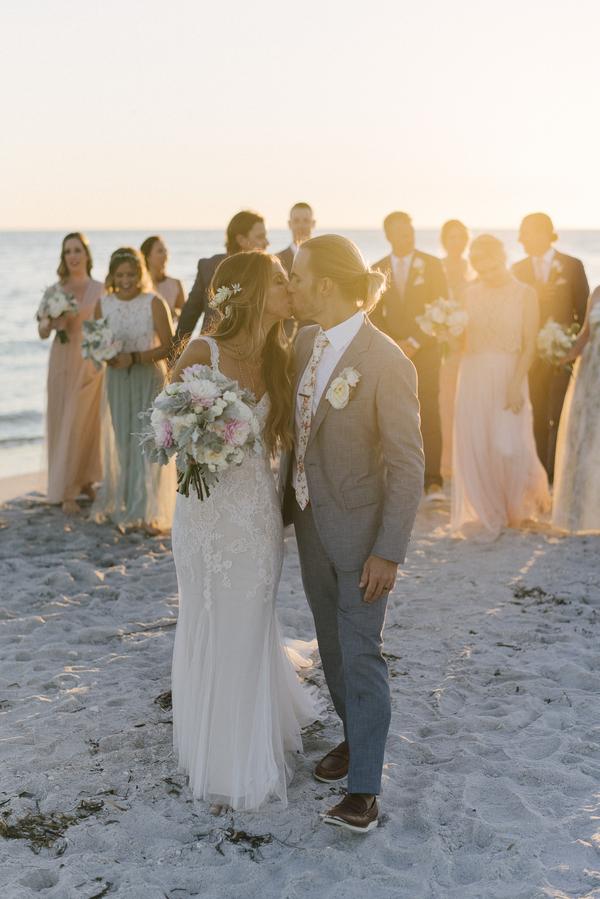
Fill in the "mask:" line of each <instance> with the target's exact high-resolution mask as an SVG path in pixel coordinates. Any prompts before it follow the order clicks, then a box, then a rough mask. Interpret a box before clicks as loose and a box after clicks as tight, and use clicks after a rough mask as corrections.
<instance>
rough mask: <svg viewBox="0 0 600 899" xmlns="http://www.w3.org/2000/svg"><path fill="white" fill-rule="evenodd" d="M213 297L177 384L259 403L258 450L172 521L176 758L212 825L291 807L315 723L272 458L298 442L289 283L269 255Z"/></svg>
mask: <svg viewBox="0 0 600 899" xmlns="http://www.w3.org/2000/svg"><path fill="white" fill-rule="evenodd" d="M223 288H225V289H223ZM224 295H225V297H226V299H225V301H224V302H221V303H220V305H218V304H219V302H220V300H222V297H223V296H224ZM211 296H212V299H211V305H212V307H213V308H216V310H217V313H218V322H217V324H216V327H215V328H214V330H213V336H212V337H206V336H203V337H200V338H199V339H197V340H192V341H191V342H190V344H189V345H188V346H187V348H186V349H185V351H184V352H183V354H182V355H181V357H180V359H179V360H178V362H177V365H176V367H175V369H174V372H173V380H181V375H182V372H183V371H184V370H185V369H186V368H188V367H189V366H191V365H197V364H201V365H207V366H211V367H212V368H213V370H218V371H220V372H222V374H224V375H225V376H227V377H229V378H231V379H233V380H235V381H237V382H238V384H239V385H240V386H241V387H242V388H246V389H248V390H250V391H251V392H252V393H253V395H254V397H255V399H256V406H255V410H256V415H257V416H258V418H259V421H260V423H261V425H262V431H263V443H264V450H263V451H262V452H261V453H260V455H252V456H248V457H247V458H246V459H245V460H244V462H243V463H242V464H241V465H240V466H236V467H232V468H229V469H228V470H227V471H225V472H224V473H222V474H221V475H220V476H219V482H218V484H217V485H216V486H215V487H214V488H212V490H211V494H210V497H209V498H208V499H205V500H204V501H200V500H199V499H198V498H197V497H196V496H195V494H192V493H190V496H189V497H187V498H186V497H184V496H182V495H180V494H178V495H177V504H176V509H175V518H174V521H173V530H172V538H173V556H174V559H175V566H176V570H177V580H178V584H179V620H178V623H177V631H176V635H175V647H174V653H173V670H172V691H173V724H174V737H173V739H174V746H175V750H176V752H177V753H178V757H179V770H180V771H183V772H185V773H187V774H188V775H189V780H190V787H191V789H192V792H193V794H194V796H195V797H197V798H200V799H204V800H208V801H210V802H211V803H212V805H211V811H212V812H213V813H215V814H218V813H219V812H220V811H221V810H222V808H226V807H227V806H229V807H231V808H234V809H239V810H252V809H257V808H258V807H259V806H260V805H261V804H262V803H263V802H265V801H266V800H267V799H269V798H270V797H276V798H279V799H280V800H282V801H283V802H285V801H286V787H287V783H288V782H289V779H290V777H291V774H292V770H293V769H292V759H293V753H295V752H298V751H299V750H301V749H302V741H301V736H300V730H301V728H302V727H303V726H304V725H306V724H308V723H310V722H311V721H314V720H315V718H316V717H317V712H316V706H315V702H314V700H313V698H312V696H311V695H310V694H309V692H308V690H307V689H305V688H304V687H302V685H301V683H300V681H299V679H298V677H297V675H296V672H295V667H301V666H303V665H304V666H306V665H307V664H308V662H307V661H306V660H305V659H303V658H302V657H301V656H299V655H298V653H294V652H293V651H292V650H286V649H284V646H283V644H282V641H281V637H280V633H279V627H278V624H277V619H276V616H275V600H276V596H277V588H278V584H279V578H280V575H281V567H282V561H283V525H282V519H281V512H280V505H279V501H278V496H277V492H276V488H275V482H274V478H273V475H272V472H271V468H270V456H271V455H272V454H274V453H275V452H276V450H277V449H278V448H289V447H290V446H291V439H292V438H291V429H290V422H291V401H292V400H291V398H292V389H291V360H290V353H289V349H288V347H287V342H286V340H285V336H284V332H283V322H284V321H285V320H286V319H289V318H290V299H289V295H288V289H287V277H286V275H285V273H284V270H283V268H282V266H281V263H280V262H279V260H277V259H275V258H273V257H271V256H268V255H266V254H265V253H262V252H258V251H254V252H249V253H237V254H235V255H233V256H229V257H227V258H226V259H224V260H223V262H222V263H221V264H220V266H219V268H218V269H217V271H216V272H215V275H214V278H213V282H212V285H211ZM304 646H305V647H306V646H308V649H309V651H310V650H312V648H313V645H312V644H304ZM292 663H293V664H292Z"/></svg>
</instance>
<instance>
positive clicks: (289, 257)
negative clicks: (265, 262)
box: [276, 247, 294, 277]
mask: <svg viewBox="0 0 600 899" xmlns="http://www.w3.org/2000/svg"><path fill="white" fill-rule="evenodd" d="M276 256H277V258H278V259H279V260H280V262H281V264H282V265H283V267H284V269H285V270H286V272H287V273H288V277H289V276H290V274H291V273H292V265H293V264H294V251H293V250H292V248H291V247H286V248H285V250H282V251H281V253H276Z"/></svg>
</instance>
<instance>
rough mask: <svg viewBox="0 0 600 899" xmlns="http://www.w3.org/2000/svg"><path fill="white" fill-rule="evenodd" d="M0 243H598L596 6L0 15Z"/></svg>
mask: <svg viewBox="0 0 600 899" xmlns="http://www.w3.org/2000/svg"><path fill="white" fill-rule="evenodd" d="M0 26H1V34H2V52H1V53H0V77H1V79H2V85H3V90H2V96H3V104H2V106H3V122H2V132H3V134H2V140H1V141H0V165H1V170H0V188H1V191H0V193H1V201H0V228H3V229H9V228H34V229H35V228H62V229H65V228H75V227H77V228H86V229H87V228H111V227H121V228H134V227H143V228H147V229H148V228H163V229H167V228H204V227H215V228H219V229H221V228H222V227H223V226H224V224H225V223H226V222H227V220H228V219H229V218H230V217H231V215H232V214H233V213H234V212H236V211H237V210H238V209H240V208H243V207H249V208H254V209H258V210H260V211H261V212H262V213H264V214H265V216H266V219H267V223H268V225H269V226H271V227H278V226H283V225H284V224H285V221H286V218H287V211H288V209H289V206H290V205H291V203H292V202H294V201H296V200H307V201H308V202H311V203H312V204H313V205H314V207H315V209H316V212H317V215H318V222H319V225H320V226H322V227H323V226H330V227H333V226H338V227H345V228H350V227H365V228H368V227H379V225H380V223H381V220H382V218H383V216H384V215H385V214H386V213H387V212H388V211H390V210H392V209H405V210H407V211H409V212H411V213H412V214H413V218H414V220H415V224H416V225H417V226H419V227H427V226H432V227H433V226H437V225H439V224H440V222H441V221H443V220H444V219H446V218H450V217H451V218H454V217H458V218H461V219H464V221H465V222H467V223H468V224H469V225H470V226H472V227H475V228H476V227H482V226H486V225H487V226H495V227H516V226H517V225H518V221H519V219H520V218H521V216H522V215H523V214H525V213H527V212H530V211H534V210H547V211H548V212H550V213H551V214H552V216H553V218H554V220H555V222H556V223H557V225H558V226H559V227H563V228H569V227H573V228H577V227H579V228H594V227H600V189H599V181H600V179H599V174H600V115H599V113H598V109H599V103H598V90H599V83H600V80H599V77H598V72H599V69H600V41H599V39H598V35H599V33H600V2H599V0H571V2H567V0H497V2H490V0H453V2H450V0H419V2H414V3H407V2H405V0H361V2H355V0H304V2H295V3H291V2H285V0H283V2H282V0H277V2H276V0H256V2H245V3H242V2H239V0H229V2H226V0H222V2H215V0H161V2H157V0H143V2H142V0H102V2H99V3H75V2H73V0H69V2H67V0H2V3H1V4H0Z"/></svg>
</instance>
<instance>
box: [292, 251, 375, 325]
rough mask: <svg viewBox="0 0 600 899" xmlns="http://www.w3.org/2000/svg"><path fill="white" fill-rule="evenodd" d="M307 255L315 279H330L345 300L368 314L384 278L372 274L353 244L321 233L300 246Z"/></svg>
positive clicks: (373, 272)
mask: <svg viewBox="0 0 600 899" xmlns="http://www.w3.org/2000/svg"><path fill="white" fill-rule="evenodd" d="M302 249H303V250H308V252H309V254H310V269H311V271H312V273H313V275H314V276H315V277H316V278H329V279H330V280H331V281H333V283H334V284H337V286H338V287H339V289H340V290H341V292H342V293H343V295H344V297H345V298H346V299H347V300H348V301H349V302H352V303H354V304H355V305H356V306H358V307H360V308H362V309H364V311H365V312H370V311H371V310H372V309H373V308H374V306H375V305H376V303H377V301H378V300H379V297H380V296H381V293H382V291H383V288H384V287H385V276H384V275H383V274H382V273H381V272H376V271H373V270H372V269H370V268H369V266H368V265H367V263H366V262H365V260H364V258H363V255H362V253H361V252H360V250H359V249H358V247H357V246H356V244H355V243H353V242H352V241H351V240H348V238H347V237H342V236H341V235H340V234H322V235H320V236H319V237H313V238H311V239H310V240H307V241H305V242H304V243H303V244H302Z"/></svg>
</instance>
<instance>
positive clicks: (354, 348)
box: [308, 319, 373, 446]
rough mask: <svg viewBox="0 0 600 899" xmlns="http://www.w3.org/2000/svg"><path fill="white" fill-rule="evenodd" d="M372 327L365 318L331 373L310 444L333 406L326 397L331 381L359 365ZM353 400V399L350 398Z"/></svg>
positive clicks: (311, 432) (369, 338)
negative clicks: (344, 371)
mask: <svg viewBox="0 0 600 899" xmlns="http://www.w3.org/2000/svg"><path fill="white" fill-rule="evenodd" d="M372 328H373V326H372V325H371V324H370V322H369V321H368V319H365V322H364V324H363V325H362V326H361V328H360V331H359V332H358V334H357V335H356V337H355V338H354V339H353V340H352V341H351V343H350V344H349V346H348V347H346V349H345V351H344V352H343V354H342V356H341V358H340V360H339V362H338V363H337V365H336V367H335V368H334V370H333V372H332V373H331V377H330V378H329V380H328V382H327V384H326V385H325V390H324V391H323V394H322V396H321V399H320V400H319V405H318V406H317V410H316V412H315V414H314V416H313V420H312V423H311V426H310V435H309V438H308V446H310V445H311V443H312V442H313V440H314V439H315V437H316V435H317V431H318V430H319V428H320V427H321V424H322V423H323V419H324V418H325V416H326V415H327V413H328V412H329V410H330V409H331V408H332V406H331V403H330V402H329V400H328V399H327V398H326V395H327V391H328V390H329V388H330V386H331V382H332V381H333V380H334V379H335V378H337V376H338V375H339V373H340V372H341V371H342V369H344V368H351V367H353V366H355V365H356V367H358V365H359V360H360V357H361V356H362V354H363V353H365V352H366V351H367V350H368V349H369V346H370V345H371V336H372ZM350 402H352V400H350Z"/></svg>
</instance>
